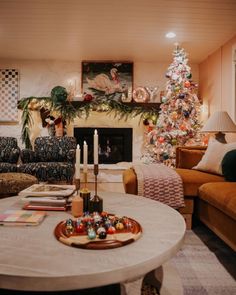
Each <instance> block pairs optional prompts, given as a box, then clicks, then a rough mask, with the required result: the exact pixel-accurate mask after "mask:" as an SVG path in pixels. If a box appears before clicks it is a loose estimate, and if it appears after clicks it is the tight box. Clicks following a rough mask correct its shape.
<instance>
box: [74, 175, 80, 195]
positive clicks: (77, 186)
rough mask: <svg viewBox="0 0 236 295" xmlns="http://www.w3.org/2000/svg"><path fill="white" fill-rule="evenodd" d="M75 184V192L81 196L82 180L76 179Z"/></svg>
mask: <svg viewBox="0 0 236 295" xmlns="http://www.w3.org/2000/svg"><path fill="white" fill-rule="evenodd" d="M74 184H75V191H76V193H77V195H78V194H79V189H80V178H75V179H74Z"/></svg>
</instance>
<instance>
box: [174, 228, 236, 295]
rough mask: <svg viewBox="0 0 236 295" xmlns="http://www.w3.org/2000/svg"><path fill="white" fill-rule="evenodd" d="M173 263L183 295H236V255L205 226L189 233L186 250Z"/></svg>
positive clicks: (178, 254) (187, 234)
mask: <svg viewBox="0 0 236 295" xmlns="http://www.w3.org/2000/svg"><path fill="white" fill-rule="evenodd" d="M171 262H172V263H173V265H174V266H175V267H176V268H177V271H178V273H179V275H180V277H181V280H182V284H183V288H184V295H223V294H224V295H233V294H236V252H234V251H233V250H232V249H231V248H229V247H228V246H227V245H226V244H225V243H224V242H223V241H221V240H220V239H219V238H218V237H217V236H216V235H215V234H214V233H213V232H211V231H210V230H209V229H208V228H206V227H205V226H204V225H199V226H196V227H195V228H194V230H193V231H192V230H189V231H187V233H186V238H185V243H184V246H183V248H182V249H181V250H180V251H179V252H178V253H177V255H176V256H175V257H174V258H173V259H172V260H171Z"/></svg>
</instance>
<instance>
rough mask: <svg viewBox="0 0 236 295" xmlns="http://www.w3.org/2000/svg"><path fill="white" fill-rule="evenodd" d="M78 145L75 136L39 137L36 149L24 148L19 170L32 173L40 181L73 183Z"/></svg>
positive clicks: (35, 145)
mask: <svg viewBox="0 0 236 295" xmlns="http://www.w3.org/2000/svg"><path fill="white" fill-rule="evenodd" d="M76 145H77V143H76V138H75V137H69V136H63V137H54V136H52V137H51V136H45V137H37V138H36V139H35V142H34V150H29V149H22V151H21V160H22V164H20V165H19V167H18V171H19V172H23V173H28V174H32V175H34V176H36V177H37V179H38V180H39V181H49V182H57V181H66V182H67V183H72V180H73V176H74V172H75V166H74V164H75V150H76Z"/></svg>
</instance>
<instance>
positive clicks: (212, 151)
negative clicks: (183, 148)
mask: <svg viewBox="0 0 236 295" xmlns="http://www.w3.org/2000/svg"><path fill="white" fill-rule="evenodd" d="M233 149H236V142H231V143H227V144H226V143H221V142H219V141H217V140H216V139H214V138H211V139H210V141H209V145H208V147H207V150H206V152H205V154H204V156H203V157H202V159H201V161H200V162H199V163H198V165H197V166H194V167H193V169H196V170H200V171H206V172H209V173H215V174H219V175H222V168H221V162H222V160H223V157H224V155H225V154H226V153H227V152H228V151H231V150H233Z"/></svg>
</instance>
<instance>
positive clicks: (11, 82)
mask: <svg viewBox="0 0 236 295" xmlns="http://www.w3.org/2000/svg"><path fill="white" fill-rule="evenodd" d="M18 97H19V71H18V70H15V69H0V122H17V121H18V110H17V101H18Z"/></svg>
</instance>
